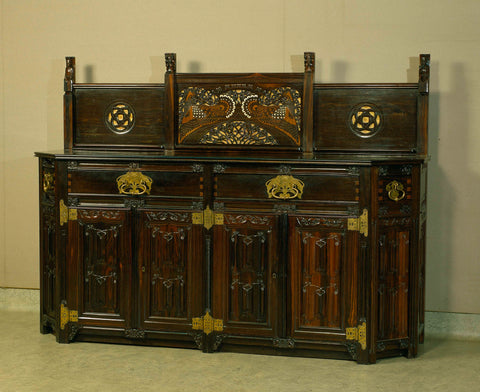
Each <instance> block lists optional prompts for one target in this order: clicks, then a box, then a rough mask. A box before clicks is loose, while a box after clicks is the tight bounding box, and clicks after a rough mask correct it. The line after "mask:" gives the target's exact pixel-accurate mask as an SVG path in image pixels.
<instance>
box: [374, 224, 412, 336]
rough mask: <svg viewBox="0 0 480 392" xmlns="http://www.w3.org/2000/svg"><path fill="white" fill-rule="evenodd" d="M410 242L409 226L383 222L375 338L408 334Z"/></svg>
mask: <svg viewBox="0 0 480 392" xmlns="http://www.w3.org/2000/svg"><path fill="white" fill-rule="evenodd" d="M391 221H392V220H391V219H390V220H388V221H387V222H386V223H387V224H390V223H391ZM410 246H411V230H409V229H408V228H405V227H398V226H397V227H388V226H387V227H384V229H383V230H381V232H380V235H379V240H378V289H377V296H378V331H377V332H378V334H377V339H378V340H386V339H400V338H405V337H408V298H409V264H410V258H411V256H412V255H411V250H410Z"/></svg>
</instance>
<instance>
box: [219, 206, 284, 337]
mask: <svg viewBox="0 0 480 392" xmlns="http://www.w3.org/2000/svg"><path fill="white" fill-rule="evenodd" d="M277 230H278V227H277V217H275V216H266V215H265V216H263V215H254V214H240V213H239V214H224V224H223V225H221V226H215V227H214V240H213V247H214V248H213V249H214V250H213V286H212V287H213V298H212V301H213V313H214V317H215V318H221V319H223V322H224V326H225V331H226V333H228V331H233V330H234V331H235V332H236V333H239V334H245V335H272V334H273V333H274V331H275V330H276V323H277V312H278V310H279V309H278V306H277V305H276V303H277V301H278V282H279V281H280V276H279V257H280V255H279V254H278V246H279V242H278V237H277V235H278V232H277Z"/></svg>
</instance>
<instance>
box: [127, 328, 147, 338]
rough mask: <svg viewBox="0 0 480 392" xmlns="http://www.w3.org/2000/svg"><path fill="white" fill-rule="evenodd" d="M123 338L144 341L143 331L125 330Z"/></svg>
mask: <svg viewBox="0 0 480 392" xmlns="http://www.w3.org/2000/svg"><path fill="white" fill-rule="evenodd" d="M125 337H126V338H130V339H144V338H145V330H143V329H135V328H132V329H126V330H125Z"/></svg>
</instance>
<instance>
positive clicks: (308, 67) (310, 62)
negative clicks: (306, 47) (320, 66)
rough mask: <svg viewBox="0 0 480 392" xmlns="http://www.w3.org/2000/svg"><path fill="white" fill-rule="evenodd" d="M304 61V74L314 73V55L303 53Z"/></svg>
mask: <svg viewBox="0 0 480 392" xmlns="http://www.w3.org/2000/svg"><path fill="white" fill-rule="evenodd" d="M303 58H304V60H305V72H314V71H315V53H313V52H305V53H304V54H303Z"/></svg>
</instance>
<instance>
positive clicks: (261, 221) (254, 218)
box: [225, 215, 272, 225]
mask: <svg viewBox="0 0 480 392" xmlns="http://www.w3.org/2000/svg"><path fill="white" fill-rule="evenodd" d="M225 220H226V221H227V223H231V224H242V225H243V224H245V223H251V224H252V225H267V224H269V223H270V222H271V220H272V218H271V217H269V216H258V215H225Z"/></svg>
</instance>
